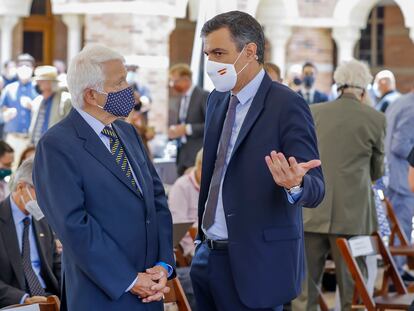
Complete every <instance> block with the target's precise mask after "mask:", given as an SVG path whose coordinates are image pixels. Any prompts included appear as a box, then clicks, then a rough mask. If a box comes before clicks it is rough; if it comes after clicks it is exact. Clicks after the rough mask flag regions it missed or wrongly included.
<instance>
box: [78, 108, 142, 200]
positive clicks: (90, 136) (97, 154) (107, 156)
mask: <svg viewBox="0 0 414 311" xmlns="http://www.w3.org/2000/svg"><path fill="white" fill-rule="evenodd" d="M70 116H71V118H72V121H73V125H74V126H75V128H76V130H77V132H78V136H79V137H80V138H82V139H84V140H85V144H84V147H85V149H86V151H88V152H89V153H90V154H91V155H92V156H93V157H94V158H95V159H96V160H98V161H99V162H100V163H101V164H102V165H103V166H105V167H106V168H107V169H108V170H109V171H110V172H111V173H112V174H113V175H114V176H115V177H117V178H118V179H119V181H121V182H122V183H123V184H124V185H125V186H126V187H128V188H129V189H130V190H131V191H132V192H134V193H135V194H136V195H137V196H139V193H138V192H137V190H136V189H134V187H133V186H132V184H131V182H130V180H129V179H128V178H127V177H126V175H125V173H124V172H123V171H122V169H121V167H120V166H119V165H118V164H117V163H116V161H115V159H114V157H113V155H112V154H111V153H110V152H109V150H108V149H107V148H106V147H105V145H104V144H103V143H102V141H101V139H100V138H99V137H98V136H97V135H96V133H95V132H94V131H93V129H92V128H91V127H90V126H89V125H88V123H86V121H85V120H84V119H83V118H82V116H81V115H80V114H79V112H77V111H76V110H75V109H73V110H72V111H71V113H70Z"/></svg>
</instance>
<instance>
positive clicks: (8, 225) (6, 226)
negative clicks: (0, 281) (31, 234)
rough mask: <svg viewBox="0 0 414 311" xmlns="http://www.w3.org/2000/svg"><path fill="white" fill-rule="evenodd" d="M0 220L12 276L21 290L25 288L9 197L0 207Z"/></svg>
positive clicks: (0, 228)
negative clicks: (12, 271)
mask: <svg viewBox="0 0 414 311" xmlns="http://www.w3.org/2000/svg"><path fill="white" fill-rule="evenodd" d="M0 219H1V221H2V222H3V223H2V224H1V225H0V232H1V235H2V237H3V242H4V245H5V246H6V252H7V253H8V255H9V256H8V258H9V260H10V263H11V265H12V267H13V270H14V274H15V275H16V279H17V281H18V283H19V287H20V288H21V289H24V288H25V281H24V272H23V266H22V258H21V254H20V249H19V241H18V240H17V232H16V226H15V224H14V221H13V217H12V213H11V206H10V197H7V199H5V200H4V201H3V203H2V204H1V206H0Z"/></svg>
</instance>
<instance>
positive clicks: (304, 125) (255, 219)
mask: <svg viewBox="0 0 414 311" xmlns="http://www.w3.org/2000/svg"><path fill="white" fill-rule="evenodd" d="M229 96H230V93H220V92H217V91H213V92H212V93H211V94H210V97H209V100H208V103H207V118H206V135H205V141H204V155H203V174H202V181H201V190H200V201H199V219H200V223H199V232H200V235H199V238H200V239H201V240H202V239H204V236H203V232H202V229H201V223H202V222H201V219H202V215H203V213H204V206H205V203H206V200H207V195H208V190H209V186H210V182H211V178H212V174H213V170H214V163H215V160H216V153H217V146H218V143H219V140H220V135H221V130H222V128H223V122H224V119H225V115H226V111H227V107H228V103H229ZM272 150H276V151H280V152H283V153H284V154H285V155H286V156H288V157H289V156H294V157H296V159H297V160H298V161H299V162H305V161H309V160H312V159H318V158H319V154H318V149H317V142H316V135H315V130H314V124H313V120H312V116H311V113H310V110H309V107H308V105H307V104H306V103H305V101H304V100H303V98H302V97H300V96H299V95H298V94H296V93H295V92H293V91H291V90H290V89H289V88H287V87H285V86H284V85H282V84H280V83H274V82H272V81H271V80H270V78H269V77H268V76H267V75H265V76H264V78H263V81H262V83H261V85H260V87H259V90H258V92H257V94H256V96H255V97H254V99H253V102H252V105H251V107H250V110H249V112H248V114H247V116H246V119H245V121H244V123H243V126H242V128H241V130H240V133H239V136H238V138H237V141H236V145H235V147H234V151H233V154H232V158H231V160H230V162H229V164H228V168H227V172H226V175H225V177H224V182H223V204H224V211H225V216H226V222H227V228H228V237H229V256H230V265H231V267H232V273H233V278H234V281H235V284H236V288H237V291H238V294H239V296H240V298H241V300H242V301H243V303H244V304H245V305H247V306H248V307H250V308H270V307H275V306H279V305H281V304H283V303H286V302H288V301H290V300H291V299H293V298H295V297H296V296H297V295H298V294H299V293H300V292H301V283H302V280H303V277H304V271H305V269H304V260H305V259H304V243H303V223H302V207H303V206H307V207H316V206H317V205H318V204H319V203H320V202H321V201H322V198H323V196H324V181H323V176H322V171H321V169H320V168H317V169H313V170H311V171H310V172H309V173H308V174H307V175H306V176H305V178H304V182H303V192H302V196H301V199H300V200H299V201H298V202H297V203H296V204H293V205H292V204H290V203H289V202H288V200H287V195H286V192H285V190H284V189H283V188H282V187H279V186H277V185H276V183H275V182H274V180H273V178H272V175H271V173H270V171H269V169H268V167H267V165H266V162H265V156H266V155H269V154H270V152H271V151H272Z"/></svg>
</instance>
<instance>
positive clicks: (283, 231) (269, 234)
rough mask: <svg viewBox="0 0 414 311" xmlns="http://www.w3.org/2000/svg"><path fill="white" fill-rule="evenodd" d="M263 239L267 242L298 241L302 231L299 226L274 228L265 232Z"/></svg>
mask: <svg viewBox="0 0 414 311" xmlns="http://www.w3.org/2000/svg"><path fill="white" fill-rule="evenodd" d="M263 237H264V240H265V241H266V242H272V241H286V240H297V239H299V238H300V237H301V232H300V229H299V228H298V227H297V226H294V225H293V226H286V227H273V228H268V229H265V230H263Z"/></svg>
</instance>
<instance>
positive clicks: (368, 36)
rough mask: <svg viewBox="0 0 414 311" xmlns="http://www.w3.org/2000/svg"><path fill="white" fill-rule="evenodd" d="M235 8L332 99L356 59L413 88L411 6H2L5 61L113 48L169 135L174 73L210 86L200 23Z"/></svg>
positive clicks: (334, 2) (326, 2) (297, 2)
mask: <svg viewBox="0 0 414 311" xmlns="http://www.w3.org/2000/svg"><path fill="white" fill-rule="evenodd" d="M229 10H242V11H245V12H248V13H249V14H251V15H253V16H255V17H256V18H257V19H258V20H259V21H260V23H261V24H262V25H263V29H264V32H265V35H266V39H267V47H266V58H267V60H268V61H272V62H274V63H276V64H278V65H279V66H280V67H281V68H282V72H284V71H285V70H286V69H287V68H289V67H290V66H291V65H292V64H302V63H303V62H305V61H312V62H314V63H315V64H316V65H317V67H318V71H319V76H318V80H317V87H318V88H319V89H322V90H324V91H326V92H328V91H329V89H330V86H331V84H332V73H333V70H334V68H335V66H336V65H337V64H338V63H339V62H341V61H343V60H347V59H350V58H352V57H356V58H361V59H364V60H366V61H367V62H368V63H369V64H370V66H371V68H372V71H373V72H374V73H376V72H378V71H379V70H381V69H383V68H387V69H390V70H392V71H393V72H394V73H395V74H396V77H397V86H398V88H399V89H400V90H401V91H402V92H406V91H408V90H409V89H410V87H411V85H412V84H413V81H414V62H413V61H412V55H414V43H413V42H414V1H413V0H394V1H391V0H363V1H361V0H136V1H135V0H123V1H110V0H100V1H94V0H0V31H1V39H0V60H1V62H2V63H4V62H5V61H7V60H9V59H13V58H15V57H16V56H17V55H18V54H20V53H21V52H28V53H31V54H32V55H33V56H35V58H36V59H37V61H38V63H39V64H50V63H52V61H53V60H54V59H61V60H64V61H66V62H68V61H70V59H71V58H72V57H73V56H74V55H75V54H76V53H77V52H78V51H79V50H80V49H81V48H82V46H83V45H84V44H87V43H92V42H97V43H103V44H106V45H109V46H111V47H113V48H115V49H116V50H118V51H119V52H121V53H122V54H123V55H125V56H126V57H127V59H128V62H129V63H135V64H137V65H139V66H140V69H139V70H140V71H139V74H140V77H141V79H142V81H145V83H146V84H147V85H148V86H149V88H150V89H151V91H152V93H153V109H152V111H151V115H150V119H151V122H153V124H154V125H156V127H157V130H158V131H165V129H166V120H167V112H168V97H169V90H168V68H169V66H170V65H172V64H174V63H177V62H187V63H190V64H191V66H192V68H193V70H194V72H195V73H196V74H194V79H195V81H203V82H204V84H205V85H206V87H207V88H208V87H210V86H211V85H210V84H209V80H208V79H207V78H206V77H203V76H202V74H201V75H200V74H197V73H200V72H201V73H202V72H203V70H201V68H203V64H202V63H203V58H202V45H201V40H200V38H199V33H200V29H201V27H202V25H203V23H204V22H205V21H206V20H207V19H209V18H211V17H212V16H214V15H216V14H218V13H222V12H225V11H229Z"/></svg>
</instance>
